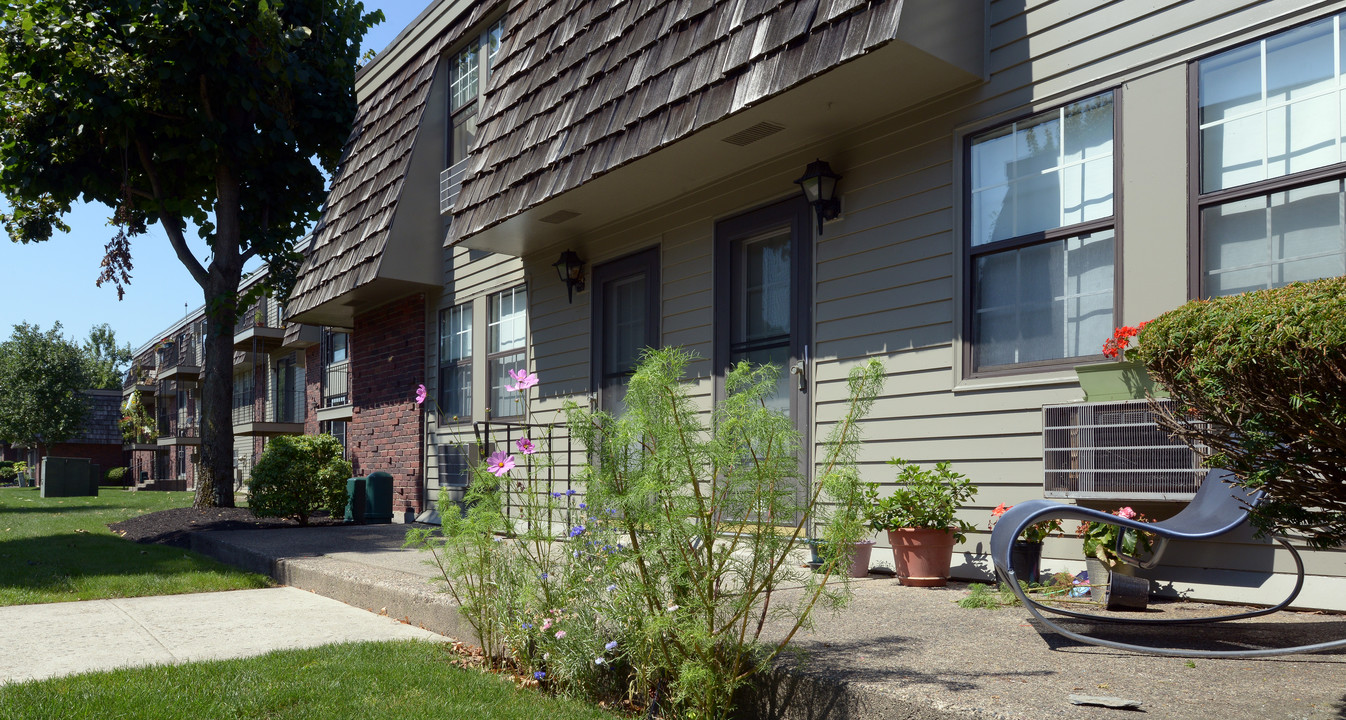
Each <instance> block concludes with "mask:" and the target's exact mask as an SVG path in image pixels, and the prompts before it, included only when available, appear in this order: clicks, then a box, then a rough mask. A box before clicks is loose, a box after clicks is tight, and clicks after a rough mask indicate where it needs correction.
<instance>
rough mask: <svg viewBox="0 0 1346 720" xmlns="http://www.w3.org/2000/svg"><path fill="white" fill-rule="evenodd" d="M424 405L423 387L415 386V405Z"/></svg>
mask: <svg viewBox="0 0 1346 720" xmlns="http://www.w3.org/2000/svg"><path fill="white" fill-rule="evenodd" d="M424 403H425V386H424V385H417V386H416V404H417V405H423V404H424Z"/></svg>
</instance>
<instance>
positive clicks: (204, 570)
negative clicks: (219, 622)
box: [0, 488, 271, 606]
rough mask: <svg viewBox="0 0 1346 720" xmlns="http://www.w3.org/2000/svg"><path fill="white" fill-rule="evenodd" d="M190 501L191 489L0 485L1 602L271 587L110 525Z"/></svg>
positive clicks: (248, 575) (263, 579)
mask: <svg viewBox="0 0 1346 720" xmlns="http://www.w3.org/2000/svg"><path fill="white" fill-rule="evenodd" d="M191 502H192V494H191V493H189V492H126V491H123V490H120V489H112V488H104V489H103V490H102V491H101V492H100V494H99V495H98V497H70V498H42V497H38V492H37V490H35V489H33V488H0V606H4V605H26V604H30V603H48V602H68V601H71V600H97V599H103V598H113V597H140V596H144V595H176V594H179V593H192V592H210V591H215V590H239V589H244V588H260V587H268V586H270V585H271V581H270V580H269V579H268V578H266V577H264V576H262V575H256V574H253V573H246V572H243V571H241V570H237V569H235V568H232V567H230V566H228V565H224V564H221V563H218V562H215V561H214V560H211V559H210V558H207V557H205V556H202V555H198V554H196V553H192V552H188V551H186V550H182V549H179V548H173V547H168V546H166V545H138V544H136V543H132V542H127V541H126V540H123V539H121V538H120V537H118V536H116V535H114V534H112V531H111V530H108V529H107V525H108V523H114V522H118V521H121V520H125V519H127V518H130V517H134V516H136V515H139V514H141V513H148V512H154V511H156V510H166V509H168V508H175V507H187V506H189V505H191Z"/></svg>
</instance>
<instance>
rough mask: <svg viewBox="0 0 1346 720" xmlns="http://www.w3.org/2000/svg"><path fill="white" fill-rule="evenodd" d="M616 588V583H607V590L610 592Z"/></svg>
mask: <svg viewBox="0 0 1346 720" xmlns="http://www.w3.org/2000/svg"><path fill="white" fill-rule="evenodd" d="M616 589H617V586H616V585H609V586H608V592H612V591H613V590H616Z"/></svg>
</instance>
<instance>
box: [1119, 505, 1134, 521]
mask: <svg viewBox="0 0 1346 720" xmlns="http://www.w3.org/2000/svg"><path fill="white" fill-rule="evenodd" d="M1117 516H1118V517H1124V518H1126V519H1127V520H1135V519H1136V511H1135V510H1132V509H1131V507H1130V506H1129V505H1128V506H1127V507H1124V508H1119V509H1118V510H1117Z"/></svg>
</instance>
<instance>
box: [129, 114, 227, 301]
mask: <svg viewBox="0 0 1346 720" xmlns="http://www.w3.org/2000/svg"><path fill="white" fill-rule="evenodd" d="M135 142H136V154H137V155H138V156H139V157H140V166H141V167H142V168H143V169H144V170H145V177H147V178H149V181H150V188H151V190H152V191H153V193H154V194H153V197H152V199H153V200H154V203H155V206H156V207H155V210H156V211H157V212H158V213H159V224H160V225H162V226H163V228H164V233H165V234H167V235H168V242H169V244H170V245H172V246H173V252H175V253H177V255H178V260H180V261H182V264H183V265H184V266H186V268H187V272H189V273H191V274H192V279H193V280H195V281H196V284H197V285H200V286H201V288H202V289H205V287H206V285H207V283H208V282H209V281H210V276H209V275H208V274H207V273H206V269H205V268H204V267H202V266H201V261H200V260H197V259H196V256H195V255H193V254H192V250H191V248H189V247H187V239H186V238H185V237H184V236H183V234H182V229H183V227H184V226H185V224H186V223H184V222H183V220H182V216H180V215H178V214H177V213H170V212H167V211H165V210H164V202H163V192H162V190H161V189H160V187H159V176H158V173H156V172H155V166H154V160H153V159H152V158H151V157H150V153H149V149H148V148H146V147H145V143H143V142H141V140H140V138H136V141H135Z"/></svg>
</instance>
